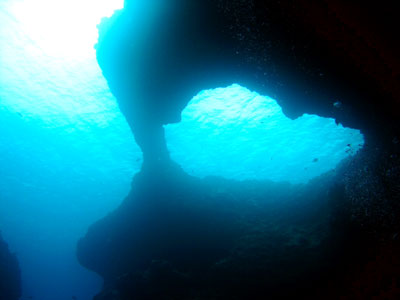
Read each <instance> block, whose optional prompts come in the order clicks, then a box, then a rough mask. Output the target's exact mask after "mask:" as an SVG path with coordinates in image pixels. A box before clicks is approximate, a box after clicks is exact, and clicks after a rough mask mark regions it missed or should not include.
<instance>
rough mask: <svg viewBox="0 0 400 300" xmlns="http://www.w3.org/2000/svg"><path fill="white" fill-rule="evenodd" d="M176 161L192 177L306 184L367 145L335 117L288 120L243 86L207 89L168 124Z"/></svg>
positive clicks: (272, 102)
mask: <svg viewBox="0 0 400 300" xmlns="http://www.w3.org/2000/svg"><path fill="white" fill-rule="evenodd" d="M165 130H166V139H167V141H168V148H169V150H170V153H171V157H172V159H174V160H175V161H176V162H177V163H179V164H180V165H181V166H182V167H183V168H184V170H185V171H186V172H188V173H189V174H191V175H194V176H199V177H204V176H209V175H214V176H223V177H226V178H230V179H236V180H246V179H255V180H273V181H290V182H292V183H305V182H307V181H308V180H310V179H311V178H313V177H315V176H318V175H320V174H322V173H324V172H327V171H329V170H332V169H334V168H335V166H336V165H337V164H338V163H339V162H340V161H341V160H342V159H344V158H345V157H347V156H349V155H353V154H355V153H356V152H357V151H358V150H359V149H360V148H361V147H362V145H363V144H364V139H363V136H362V134H361V133H360V132H359V130H354V129H349V128H343V127H342V126H341V125H339V126H337V125H336V124H335V121H334V120H333V119H327V118H321V117H318V116H315V115H303V116H301V117H300V118H298V119H296V120H290V119H289V118H287V117H286V116H285V115H284V114H283V113H282V110H281V108H280V106H279V105H278V104H277V103H276V101H275V100H273V99H271V98H268V97H264V96H260V95H259V94H257V93H255V92H251V91H249V90H248V89H246V88H243V87H241V86H239V85H232V86H230V87H228V88H219V89H215V90H206V91H202V92H201V93H199V94H198V95H197V96H196V97H194V98H193V99H192V100H191V101H190V103H189V104H188V106H187V107H186V108H185V109H184V110H183V112H182V121H181V122H180V123H178V124H170V125H167V126H165Z"/></svg>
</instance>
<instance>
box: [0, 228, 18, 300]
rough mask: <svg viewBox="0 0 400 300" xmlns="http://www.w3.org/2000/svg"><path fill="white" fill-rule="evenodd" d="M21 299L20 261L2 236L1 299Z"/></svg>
mask: <svg viewBox="0 0 400 300" xmlns="http://www.w3.org/2000/svg"><path fill="white" fill-rule="evenodd" d="M20 297H21V277H20V269H19V265H18V261H17V258H16V256H15V255H13V254H11V253H10V252H9V250H8V246H7V244H6V243H5V242H4V241H3V239H2V237H1V235H0V299H1V300H17V299H19V298H20Z"/></svg>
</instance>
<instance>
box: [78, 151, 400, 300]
mask: <svg viewBox="0 0 400 300" xmlns="http://www.w3.org/2000/svg"><path fill="white" fill-rule="evenodd" d="M372 157H374V156H373V155H372V154H371V153H369V152H368V149H365V150H363V152H362V153H360V154H359V155H358V156H357V157H356V158H355V159H352V160H349V161H348V162H345V163H343V166H342V167H341V168H338V170H337V171H336V172H331V173H329V174H325V175H324V176H321V177H319V178H317V179H314V180H313V181H311V182H310V183H309V184H307V185H290V184H289V183H272V182H253V181H244V182H235V181H230V180H224V179H221V178H211V177H210V178H205V179H202V180H201V179H196V178H193V177H190V176H188V175H187V174H185V173H183V172H182V171H181V170H180V169H179V168H177V167H168V168H164V169H163V171H159V172H155V171H146V170H144V171H142V172H141V173H139V174H137V175H136V176H135V178H134V180H133V184H132V191H131V193H130V195H129V196H128V197H127V198H126V199H125V201H124V202H123V204H122V205H121V207H120V208H119V209H117V210H116V211H115V212H113V213H112V214H110V215H109V216H107V217H106V218H104V219H102V220H100V221H99V222H97V223H96V224H94V225H93V226H92V227H91V228H90V229H89V231H88V233H87V235H86V236H85V237H84V238H83V239H82V240H81V241H80V242H79V245H78V257H79V260H80V262H81V264H82V265H84V266H85V267H87V268H89V269H91V270H93V271H95V272H97V273H98V274H100V275H101V276H102V277H103V278H104V279H105V285H104V289H103V291H102V292H101V293H100V294H99V295H98V296H97V297H96V298H95V299H96V300H111V299H121V300H122V299H126V300H128V299H188V300H189V299H287V298H288V297H289V298H298V297H306V298H305V299H339V298H340V297H342V299H369V298H370V297H372V296H374V295H378V298H377V299H383V298H379V297H381V296H382V297H384V296H385V297H386V298H385V299H396V297H397V296H400V290H399V289H398V286H399V285H398V279H399V278H400V256H399V253H400V243H399V237H398V233H399V232H400V227H399V224H398V223H399V221H398V216H399V205H398V199H396V197H398V194H396V191H395V190H397V189H398V188H399V184H398V183H396V182H395V180H396V178H398V177H397V176H398V174H397V173H396V172H398V169H397V167H396V166H397V165H398V161H395V162H394V161H389V162H388V165H386V166H383V165H382V164H379V165H376V164H377V163H378V161H379V162H381V163H382V158H381V157H380V156H378V157H375V158H376V160H374V159H373V158H372ZM389 159H392V158H389ZM350 165H351V166H350ZM374 165H375V167H374ZM377 168H378V169H380V170H378V169H377ZM381 171H384V174H383V173H381ZM360 172H363V174H362V176H363V179H362V180H360V178H359V176H360V175H361V174H360ZM388 172H389V173H390V172H391V173H390V174H389V175H388ZM382 180H383V181H384V180H387V181H388V182H389V181H393V182H390V184H389V185H390V187H391V188H392V189H395V190H393V191H391V190H388V189H386V188H385V185H384V183H382ZM361 185H364V186H361ZM359 189H361V190H362V191H363V192H361V191H360V190H359ZM365 189H368V191H365ZM382 189H384V192H385V193H386V194H385V195H382V194H381V191H382ZM368 211H370V213H369V212H368Z"/></svg>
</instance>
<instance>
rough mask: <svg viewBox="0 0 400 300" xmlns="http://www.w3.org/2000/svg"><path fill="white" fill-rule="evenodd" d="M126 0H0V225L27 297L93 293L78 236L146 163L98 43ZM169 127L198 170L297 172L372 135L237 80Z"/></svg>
mask: <svg viewBox="0 0 400 300" xmlns="http://www.w3.org/2000/svg"><path fill="white" fill-rule="evenodd" d="M122 2H123V1H122V0H119V1H106V0H105V1H99V0H86V1H78V0H70V1H56V0H36V1H28V0H6V1H4V0H3V1H0V52H1V55H0V166H1V167H0V229H1V230H2V232H3V235H4V238H5V239H6V240H7V242H8V243H9V244H10V247H11V249H12V251H14V252H16V253H17V256H18V259H19V262H20V265H21V268H22V280H23V294H24V296H23V298H22V299H27V298H29V297H33V299H41V300H63V299H71V297H72V296H76V297H77V299H91V297H92V296H93V295H94V294H95V293H96V292H98V291H99V290H100V288H101V280H100V278H99V277H98V276H96V275H95V274H92V273H90V272H89V271H87V270H85V269H84V268H82V267H81V266H79V264H78V262H77V260H76V257H75V247H76V242H77V240H78V238H80V237H81V236H83V235H84V234H85V232H86V230H87V228H88V226H89V225H90V224H92V223H93V222H94V221H96V220H97V219H99V218H101V217H103V216H104V215H106V214H107V213H108V212H110V211H112V210H113V209H114V208H115V207H117V206H118V205H119V203H120V202H121V201H122V199H123V198H124V196H125V195H126V194H127V193H128V191H129V188H130V182H131V178H132V176H133V174H134V173H135V172H137V171H138V170H139V168H140V165H141V162H142V155H141V152H140V150H139V148H138V146H137V145H136V144H135V142H134V139H133V136H132V134H131V132H130V130H129V128H128V126H127V124H126V121H125V120H124V118H123V116H122V115H121V113H120V112H119V110H118V107H117V104H116V101H115V99H114V98H113V96H112V95H111V93H110V91H109V89H108V87H107V84H106V81H105V79H104V78H103V76H102V74H101V70H100V69H99V67H98V65H97V62H96V58H95V50H94V48H93V45H94V44H95V43H96V39H97V31H96V24H97V23H98V22H99V21H100V18H101V17H103V16H109V15H111V14H112V12H113V10H114V9H119V8H121V7H122ZM166 137H167V142H168V147H169V149H170V151H171V157H172V158H173V159H174V160H176V161H177V162H178V163H179V164H181V165H182V167H183V168H184V169H185V170H186V171H187V172H188V173H190V174H192V175H195V176H199V177H204V176H207V175H219V176H224V177H227V178H232V179H238V180H243V179H271V180H275V181H278V180H289V181H292V182H306V181H307V180H308V179H310V178H312V177H313V176H316V175H318V174H321V173H322V172H325V171H327V170H330V169H332V168H334V166H335V165H336V163H337V162H338V161H340V160H341V159H342V158H344V157H346V156H348V155H351V154H354V153H355V152H356V150H357V149H358V147H359V145H361V144H362V136H361V135H360V134H359V132H358V131H356V130H350V129H344V128H342V127H340V126H339V127H337V126H336V125H335V124H334V121H333V120H329V119H321V118H317V117H315V116H303V117H301V118H299V119H298V120H295V121H291V120H289V119H287V118H286V117H285V116H284V115H283V114H282V112H281V110H280V108H279V107H278V106H277V104H276V103H275V101H274V100H272V99H269V98H266V97H262V96H260V95H258V94H255V93H252V92H250V91H248V90H247V89H245V88H242V87H239V86H237V85H234V86H231V87H229V88H228V89H217V90H212V91H203V92H201V93H200V94H199V95H198V96H196V97H195V98H193V100H192V101H191V102H190V104H189V105H188V107H187V108H186V109H185V110H184V111H183V113H182V122H181V123H180V124H173V125H167V126H166ZM348 144H351V145H352V146H351V149H350V148H349V147H348ZM349 149H350V150H349Z"/></svg>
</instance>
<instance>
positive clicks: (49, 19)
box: [11, 0, 124, 58]
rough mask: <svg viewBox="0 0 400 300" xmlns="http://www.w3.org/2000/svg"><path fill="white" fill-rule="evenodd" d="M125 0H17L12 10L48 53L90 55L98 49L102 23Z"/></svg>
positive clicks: (31, 36)
mask: <svg viewBox="0 0 400 300" xmlns="http://www.w3.org/2000/svg"><path fill="white" fill-rule="evenodd" d="M123 2H124V1H123V0H113V1H110V0H67V1H66V0H35V1H29V0H19V1H18V0H15V1H12V2H11V3H12V4H11V12H12V14H13V15H14V16H15V17H16V20H17V21H18V22H19V23H20V25H21V28H22V29H23V30H24V31H25V34H26V35H27V36H28V37H29V38H30V39H31V40H32V42H33V43H34V44H36V45H37V46H38V47H40V48H41V49H42V50H43V51H44V52H45V53H46V54H47V55H50V56H56V57H71V56H72V57H75V58H77V57H87V56H89V55H91V54H92V53H94V49H93V45H94V44H95V43H96V40H97V36H98V35H97V29H96V24H98V23H99V22H100V20H101V18H103V17H108V16H111V15H112V14H113V12H114V11H115V10H117V9H121V8H123Z"/></svg>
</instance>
